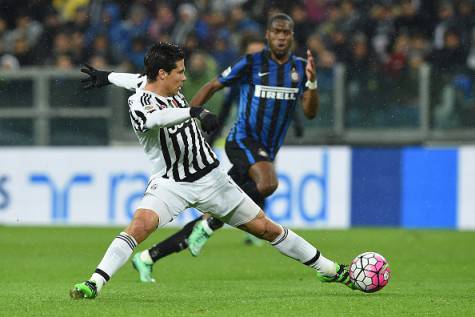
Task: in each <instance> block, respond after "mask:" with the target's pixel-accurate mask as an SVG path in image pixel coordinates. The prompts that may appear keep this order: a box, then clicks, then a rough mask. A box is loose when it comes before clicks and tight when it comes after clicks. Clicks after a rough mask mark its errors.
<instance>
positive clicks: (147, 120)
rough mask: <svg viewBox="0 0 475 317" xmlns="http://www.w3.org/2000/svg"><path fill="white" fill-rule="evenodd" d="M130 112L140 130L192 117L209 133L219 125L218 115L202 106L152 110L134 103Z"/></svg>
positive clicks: (136, 127) (134, 123)
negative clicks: (146, 109)
mask: <svg viewBox="0 0 475 317" xmlns="http://www.w3.org/2000/svg"><path fill="white" fill-rule="evenodd" d="M129 112H130V117H131V118H132V123H133V125H134V128H135V130H137V131H140V132H145V131H147V130H149V129H153V128H163V127H172V126H174V125H177V124H180V123H182V122H184V121H186V120H188V119H190V118H196V119H198V120H199V121H200V122H201V128H202V129H203V131H205V132H208V133H209V132H211V131H213V130H215V129H216V128H218V126H219V124H218V118H217V116H216V115H215V114H213V113H211V112H209V111H208V110H205V109H204V108H201V107H200V108H198V107H191V108H165V109H161V110H156V111H152V112H150V111H144V110H143V109H142V108H141V107H140V106H135V105H134V104H132V105H131V108H130V111H129Z"/></svg>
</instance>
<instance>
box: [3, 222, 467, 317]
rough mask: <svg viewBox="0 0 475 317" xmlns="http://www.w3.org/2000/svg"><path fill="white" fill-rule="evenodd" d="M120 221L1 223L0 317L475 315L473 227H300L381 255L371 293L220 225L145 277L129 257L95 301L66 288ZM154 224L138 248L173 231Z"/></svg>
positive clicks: (347, 249) (85, 272)
mask: <svg viewBox="0 0 475 317" xmlns="http://www.w3.org/2000/svg"><path fill="white" fill-rule="evenodd" d="M119 231H120V229H118V228H112V229H111V228H107V229H104V228H61V227H48V228H25V227H0V250H1V253H0V272H1V274H2V275H1V282H2V283H1V291H0V292H1V294H0V316H72V315H78V316H86V315H87V316H114V317H115V316H140V317H142V316H239V317H242V316H420V315H427V316H475V270H474V265H473V263H475V251H474V250H475V249H474V245H475V232H455V231H407V230H397V229H353V230H345V231H327V230H318V231H317V230H315V231H298V232H299V233H300V234H301V235H302V236H304V237H305V238H306V239H308V240H309V241H311V242H312V243H314V244H315V245H316V246H318V247H319V248H320V249H321V250H322V252H323V253H324V254H325V255H326V256H327V257H330V258H332V259H335V260H337V261H341V262H349V261H350V260H351V259H352V258H353V256H356V255H357V254H359V253H361V252H363V251H376V252H379V253H381V254H383V255H384V256H385V257H386V258H387V259H388V261H389V264H390V267H391V269H392V279H391V281H390V282H389V285H388V286H387V287H386V288H385V289H383V290H382V291H380V292H379V293H375V294H364V293H361V292H357V291H351V290H349V289H347V288H346V287H344V286H342V285H334V284H322V283H320V282H319V281H318V280H317V279H316V277H315V273H314V271H312V270H311V269H308V268H306V267H304V266H303V265H300V264H299V263H297V262H295V261H294V260H292V259H289V258H286V257H284V256H281V255H280V254H279V253H278V252H277V251H276V250H275V249H274V248H272V247H270V246H268V245H264V246H262V247H249V246H245V245H244V244H243V243H242V241H243V237H244V235H243V233H241V232H239V231H237V230H234V229H227V230H222V231H221V232H219V233H217V234H216V235H215V236H213V238H212V239H211V240H210V241H209V243H208V244H207V245H206V247H205V248H204V249H203V253H202V255H200V256H199V257H198V258H193V257H191V256H190V255H189V253H188V252H187V251H185V252H182V253H179V254H175V255H172V256H170V257H168V258H165V259H163V260H162V261H160V262H158V264H157V265H156V266H155V268H154V276H155V277H156V278H157V281H158V283H156V284H141V283H140V282H138V279H137V273H136V272H135V271H134V270H133V268H132V266H131V265H130V262H129V263H127V264H126V265H125V266H124V267H123V268H122V269H121V270H120V271H119V272H118V273H117V274H116V275H115V276H114V278H113V279H112V280H111V281H110V282H109V283H108V285H106V286H105V288H104V289H103V292H102V293H101V294H100V296H99V297H98V298H97V299H95V300H78V301H73V300H71V299H70V298H69V289H70V288H71V287H72V286H73V284H75V283H76V282H80V281H83V280H85V279H87V278H89V276H90V274H91V272H92V271H93V270H94V269H95V266H96V265H97V264H98V262H99V261H100V259H101V258H102V255H103V253H104V251H105V249H106V248H107V246H108V245H109V243H110V241H111V239H112V238H113V237H115V235H116V234H117V233H118V232H119ZM174 231H175V229H164V230H159V231H158V232H157V233H155V234H154V235H152V236H151V237H150V238H149V239H148V240H147V241H146V242H145V243H144V244H143V245H141V246H139V249H140V250H142V249H144V248H145V247H149V246H150V245H152V244H153V243H154V242H157V241H159V240H161V239H162V238H164V237H166V236H168V235H169V234H170V233H172V232H174Z"/></svg>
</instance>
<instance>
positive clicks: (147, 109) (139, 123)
mask: <svg viewBox="0 0 475 317" xmlns="http://www.w3.org/2000/svg"><path fill="white" fill-rule="evenodd" d="M144 64H145V75H146V79H145V78H144V80H143V81H142V82H141V83H139V84H138V87H133V86H132V85H136V83H137V82H138V81H137V75H130V74H120V73H111V74H109V75H108V80H109V81H110V82H112V83H115V84H117V85H120V86H123V87H127V86H130V87H127V88H136V92H135V94H134V95H132V96H131V97H130V98H129V101H128V103H129V113H130V117H131V122H132V126H133V128H134V131H135V133H136V135H137V137H138V139H139V142H140V144H142V146H143V147H144V150H145V153H146V155H147V156H148V158H149V159H150V160H151V162H152V164H153V171H152V176H151V177H150V181H149V184H148V186H147V189H146V190H145V194H144V197H143V198H142V201H141V202H140V203H139V206H138V208H137V210H136V211H135V214H134V217H133V219H132V221H131V222H130V224H129V225H128V226H127V227H126V228H125V229H124V231H122V232H121V233H119V235H118V236H117V237H116V238H115V239H114V240H113V241H112V243H111V244H110V246H109V248H108V249H107V251H106V253H105V254H104V257H103V258H102V260H101V262H100V263H99V265H98V266H97V268H96V270H95V271H94V273H93V274H92V276H91V277H90V278H89V279H88V280H87V281H85V282H82V283H78V284H76V285H74V287H73V288H72V289H71V291H70V295H71V297H72V298H74V299H80V298H95V297H96V296H97V295H98V294H99V292H100V291H101V289H102V287H103V286H104V284H105V283H106V282H107V281H109V279H110V278H111V277H112V275H114V273H115V272H117V270H118V269H119V268H121V267H122V266H123V265H124V264H125V263H126V262H127V260H128V259H129V257H130V256H131V255H132V253H133V251H134V248H135V247H136V246H137V245H138V244H139V243H141V242H142V241H144V240H145V239H146V238H147V237H148V236H149V235H150V234H151V233H152V232H154V231H155V230H156V229H157V228H159V227H162V226H164V225H166V224H167V223H169V222H170V221H172V220H173V219H174V218H175V217H176V216H177V215H178V214H179V213H180V212H182V211H184V210H185V209H187V208H190V207H194V208H196V209H198V210H200V211H202V212H208V213H210V214H212V215H213V216H215V217H217V218H219V219H222V220H223V221H224V222H225V223H227V224H229V225H231V226H233V227H236V228H239V229H241V230H244V231H247V232H249V233H251V234H253V235H255V236H256V237H258V238H261V239H263V240H267V241H269V242H270V243H271V245H272V246H273V247H275V248H276V249H277V250H279V251H280V252H281V253H283V254H284V255H287V256H289V257H291V258H293V259H295V260H297V261H299V262H301V263H303V264H305V265H307V266H309V267H311V268H313V269H315V270H316V271H317V274H318V276H319V277H320V279H321V280H322V278H323V280H324V281H327V282H340V283H343V284H345V285H347V286H349V287H350V288H354V286H353V283H352V282H351V281H350V279H349V274H348V270H347V268H346V266H344V265H338V264H337V263H335V262H333V261H331V260H329V259H327V258H325V257H324V256H323V255H322V254H321V253H320V251H319V250H318V249H316V248H315V247H314V246H312V245H311V244H310V243H308V242H307V241H306V240H304V239H303V238H302V237H300V236H299V235H297V234H296V233H294V232H293V231H292V230H289V229H287V228H284V227H282V226H281V225H279V224H276V223H274V222H273V221H272V220H270V219H269V218H267V217H266V216H265V214H264V212H263V211H262V210H261V209H260V207H259V206H258V205H257V204H256V203H254V202H253V201H252V200H251V199H250V198H249V197H248V196H247V195H246V194H245V193H244V192H243V191H242V190H241V189H240V188H239V187H238V186H237V185H236V184H235V183H234V182H233V180H232V179H231V178H230V177H229V176H228V175H227V174H226V173H225V172H224V171H222V170H221V169H220V168H218V165H219V161H218V160H217V158H216V155H215V154H214V153H213V151H212V150H211V147H210V146H209V145H208V144H207V143H206V141H205V140H204V138H203V136H202V133H201V131H200V128H199V126H198V121H199V122H200V124H201V128H202V129H203V130H204V131H205V132H209V131H212V130H213V129H215V128H216V127H217V117H216V116H215V115H214V114H212V113H210V112H209V111H207V110H205V109H203V108H201V107H189V106H188V103H187V101H186V100H185V98H184V96H183V95H182V94H181V93H180V89H181V87H182V85H183V82H184V81H185V80H186V76H185V65H184V53H183V50H182V49H181V48H180V47H178V46H176V45H173V44H170V43H159V44H155V45H153V46H152V47H150V48H149V49H148V51H147V54H146V55H145V58H144ZM131 76H132V77H131Z"/></svg>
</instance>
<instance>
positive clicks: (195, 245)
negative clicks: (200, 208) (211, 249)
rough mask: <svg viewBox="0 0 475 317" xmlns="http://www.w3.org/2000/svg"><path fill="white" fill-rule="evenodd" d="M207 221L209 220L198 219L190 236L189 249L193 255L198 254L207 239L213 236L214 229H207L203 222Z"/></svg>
mask: <svg viewBox="0 0 475 317" xmlns="http://www.w3.org/2000/svg"><path fill="white" fill-rule="evenodd" d="M205 221H207V220H201V221H198V222H197V223H196V224H195V226H194V227H193V231H192V232H191V234H190V236H189V237H188V250H189V251H190V253H191V255H192V256H198V255H199V254H200V251H201V249H202V248H203V246H204V245H205V243H206V241H208V239H209V237H211V234H212V231H211V232H208V231H206V229H205V227H204V224H203V223H204V222H205Z"/></svg>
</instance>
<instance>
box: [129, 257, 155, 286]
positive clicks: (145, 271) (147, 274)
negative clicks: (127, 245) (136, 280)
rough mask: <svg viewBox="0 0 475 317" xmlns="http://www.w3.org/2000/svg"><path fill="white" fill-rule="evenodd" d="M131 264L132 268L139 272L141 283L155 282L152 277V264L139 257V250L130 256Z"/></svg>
mask: <svg viewBox="0 0 475 317" xmlns="http://www.w3.org/2000/svg"><path fill="white" fill-rule="evenodd" d="M132 265H133V266H134V269H136V270H137V272H139V277H140V281H141V282H143V283H155V279H154V278H153V277H152V266H153V265H151V264H147V263H145V262H144V261H142V259H141V258H140V252H139V253H137V254H135V255H134V257H133V258H132Z"/></svg>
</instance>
